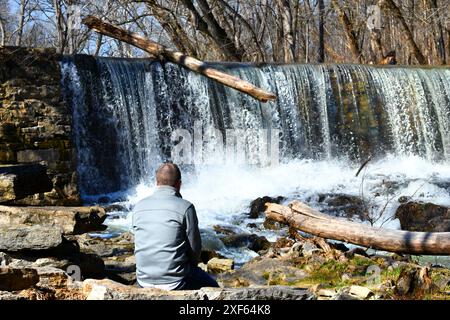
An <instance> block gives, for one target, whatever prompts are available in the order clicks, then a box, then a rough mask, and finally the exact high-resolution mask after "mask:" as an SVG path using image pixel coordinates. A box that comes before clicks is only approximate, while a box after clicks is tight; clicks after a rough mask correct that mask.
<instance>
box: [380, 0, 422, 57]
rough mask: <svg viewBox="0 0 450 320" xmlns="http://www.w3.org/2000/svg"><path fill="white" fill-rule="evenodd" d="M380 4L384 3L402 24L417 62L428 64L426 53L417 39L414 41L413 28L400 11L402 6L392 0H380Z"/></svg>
mask: <svg viewBox="0 0 450 320" xmlns="http://www.w3.org/2000/svg"><path fill="white" fill-rule="evenodd" d="M380 4H382V6H383V7H384V8H385V9H387V10H386V11H387V12H390V13H391V14H392V15H393V16H394V17H395V18H396V19H397V20H398V21H399V22H400V24H401V25H402V28H403V32H404V34H405V40H406V43H407V45H408V47H409V50H410V51H411V52H412V54H414V56H415V57H416V60H417V62H419V64H427V60H426V59H425V57H424V55H423V54H422V52H421V51H420V49H419V47H418V45H417V43H416V41H414V37H413V34H412V32H411V29H410V28H409V26H408V24H407V23H406V20H405V18H404V17H403V14H402V12H401V11H400V8H399V7H398V6H397V5H396V4H395V3H394V1H392V0H382V1H381V2H380Z"/></svg>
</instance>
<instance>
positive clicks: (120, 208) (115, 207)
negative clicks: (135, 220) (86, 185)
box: [102, 203, 130, 213]
mask: <svg viewBox="0 0 450 320" xmlns="http://www.w3.org/2000/svg"><path fill="white" fill-rule="evenodd" d="M102 207H103V209H105V212H106V213H109V212H129V211H130V209H129V207H128V206H127V205H126V204H121V203H112V204H110V205H105V206H102Z"/></svg>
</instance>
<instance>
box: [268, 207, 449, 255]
mask: <svg viewBox="0 0 450 320" xmlns="http://www.w3.org/2000/svg"><path fill="white" fill-rule="evenodd" d="M266 216H267V217H268V218H271V219H273V220H276V221H278V222H282V223H287V224H289V225H290V226H291V227H294V228H295V229H298V230H301V231H303V232H306V233H310V234H312V235H315V236H319V237H322V238H326V239H333V240H339V241H344V242H348V243H353V244H356V245H360V246H364V247H367V248H372V249H378V250H383V251H390V252H397V253H408V254H419V255H450V232H410V231H403V230H389V229H383V228H375V227H371V226H367V225H364V224H361V223H356V222H351V221H348V220H344V219H341V218H335V217H331V216H329V215H326V214H323V213H321V212H319V211H317V210H314V209H312V208H310V207H308V206H307V205H305V204H304V203H301V202H299V201H294V202H292V203H290V204H289V206H282V205H279V204H275V203H266Z"/></svg>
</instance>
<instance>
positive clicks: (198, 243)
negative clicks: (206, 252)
mask: <svg viewBox="0 0 450 320" xmlns="http://www.w3.org/2000/svg"><path fill="white" fill-rule="evenodd" d="M186 234H187V238H188V241H189V244H190V247H191V249H192V257H191V258H192V263H193V264H195V265H197V264H198V262H200V253H201V250H202V239H201V237H200V230H199V229H198V219H197V213H196V211H195V207H194V206H193V205H192V206H190V207H189V208H188V209H187V211H186Z"/></svg>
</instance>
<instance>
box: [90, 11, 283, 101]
mask: <svg viewBox="0 0 450 320" xmlns="http://www.w3.org/2000/svg"><path fill="white" fill-rule="evenodd" d="M83 23H84V24H85V25H86V26H87V27H88V28H89V29H93V30H95V31H97V32H98V33H100V34H103V35H106V36H109V37H111V38H114V39H117V40H120V41H123V42H126V43H129V44H131V45H133V46H135V47H138V48H140V49H142V50H144V51H147V52H148V53H150V54H152V55H154V56H156V57H162V58H165V59H167V60H169V61H171V62H174V63H177V64H179V65H182V66H183V67H185V68H187V69H189V70H192V71H194V72H196V73H199V74H202V75H204V76H205V77H208V78H210V79H213V80H215V81H217V82H220V83H222V84H224V85H226V86H228V87H231V88H234V89H236V90H239V91H241V92H243V93H246V94H248V95H250V96H252V97H253V98H255V99H258V100H259V101H261V102H267V101H269V100H275V99H276V95H274V94H273V93H270V92H267V91H265V90H263V89H261V88H258V87H255V86H254V85H252V84H251V83H248V82H247V81H244V80H242V79H240V78H238V77H235V76H232V75H229V74H227V73H225V72H222V71H219V70H216V69H214V68H212V67H211V66H208V65H207V64H206V63H204V62H203V61H200V60H197V59H195V58H192V57H189V56H186V55H185V54H183V53H181V52H177V51H174V50H171V49H168V48H166V47H164V46H162V45H160V44H158V43H156V42H153V41H151V40H149V39H146V38H144V37H142V36H140V35H138V34H136V33H132V32H128V31H126V30H124V29H121V28H119V27H116V26H114V25H112V24H109V23H106V22H104V21H102V20H101V19H99V18H97V17H94V16H87V17H86V18H84V19H83Z"/></svg>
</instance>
